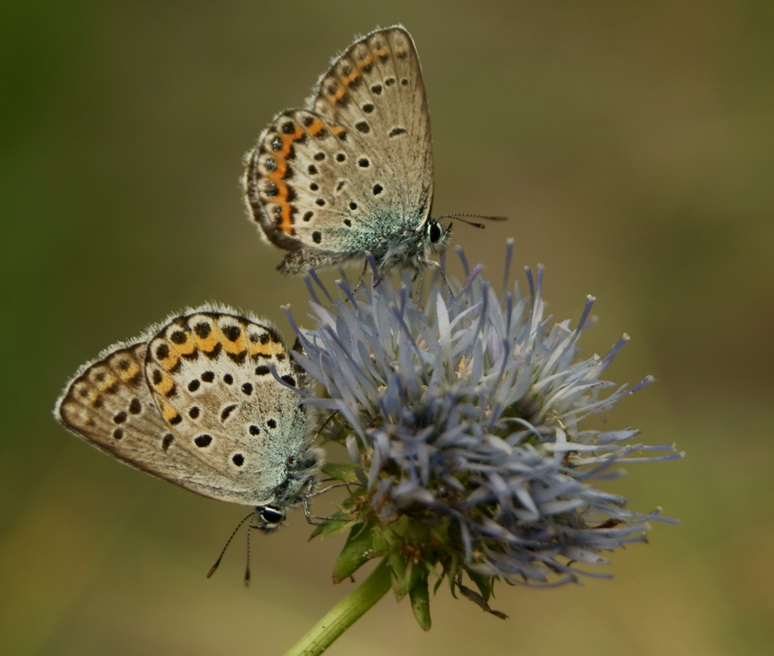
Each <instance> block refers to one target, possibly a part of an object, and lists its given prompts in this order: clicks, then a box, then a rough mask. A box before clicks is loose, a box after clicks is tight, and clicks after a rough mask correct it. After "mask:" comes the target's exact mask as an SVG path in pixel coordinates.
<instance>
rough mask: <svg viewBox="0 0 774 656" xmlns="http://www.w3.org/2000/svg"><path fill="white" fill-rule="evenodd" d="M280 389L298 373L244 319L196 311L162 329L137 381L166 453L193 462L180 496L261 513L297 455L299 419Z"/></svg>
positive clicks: (269, 333) (262, 330) (302, 432)
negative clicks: (165, 438)
mask: <svg viewBox="0 0 774 656" xmlns="http://www.w3.org/2000/svg"><path fill="white" fill-rule="evenodd" d="M272 369H275V370H276V371H277V373H278V374H279V375H280V376H282V377H283V378H284V379H285V381H286V382H287V383H288V384H289V385H293V386H295V385H296V383H297V382H298V379H297V376H298V374H297V373H296V372H295V366H294V364H293V363H292V361H291V359H290V357H289V355H288V353H287V352H286V350H285V347H284V345H283V344H282V342H281V340H280V339H279V337H278V335H277V334H276V332H275V331H274V330H273V329H272V328H271V327H269V326H265V325H262V324H259V323H256V322H253V321H251V320H248V319H246V318H244V317H241V316H238V315H232V314H224V313H218V312H197V313H194V314H191V315H188V316H185V317H179V318H176V319H174V320H173V321H171V322H169V323H168V324H167V325H166V326H164V328H163V329H162V330H161V331H159V333H158V334H157V335H156V336H155V337H154V338H153V339H152V340H151V341H150V345H149V349H148V354H147V363H146V376H147V380H148V385H149V387H150V388H151V390H152V394H153V396H154V398H155V401H156V404H157V406H158V408H159V410H160V413H161V415H162V416H163V418H164V420H165V422H166V423H167V424H168V425H169V426H170V427H171V428H173V429H174V435H175V441H174V442H172V443H171V445H170V446H169V451H174V450H180V451H182V452H185V453H186V454H188V457H189V458H191V459H192V461H193V460H194V459H195V460H196V461H197V462H202V461H204V462H207V463H209V464H210V467H207V468H202V469H201V470H200V469H199V468H198V466H197V467H196V468H195V469H194V471H191V472H189V473H188V477H187V479H186V481H185V482H184V483H180V484H181V485H184V486H185V487H188V488H189V489H195V490H196V491H198V492H200V493H202V494H206V495H207V496H212V497H215V498H218V499H222V500H224V501H231V502H233V503H241V504H249V505H261V504H266V503H270V502H272V501H273V500H274V498H275V490H276V489H277V488H278V486H281V485H283V484H284V483H285V481H286V478H287V471H288V464H289V462H290V461H291V460H292V459H294V458H296V457H297V456H298V455H299V453H300V451H301V450H302V448H303V445H304V442H305V438H306V418H305V413H304V411H303V409H302V408H300V407H299V406H298V402H299V400H300V397H299V395H298V393H297V392H295V391H294V390H292V389H289V388H288V387H286V386H285V385H283V384H282V383H280V382H278V381H277V380H276V378H275V377H274V375H273V374H272Z"/></svg>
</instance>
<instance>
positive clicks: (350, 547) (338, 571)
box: [333, 521, 385, 583]
mask: <svg viewBox="0 0 774 656" xmlns="http://www.w3.org/2000/svg"><path fill="white" fill-rule="evenodd" d="M384 553H385V552H384V551H383V550H381V551H380V550H379V549H377V548H375V547H374V531H373V522H371V521H369V522H364V523H360V524H356V525H355V526H353V527H352V530H351V531H350V532H349V535H348V536H347V541H346V543H345V544H344V547H343V548H342V550H341V553H340V554H339V557H338V558H337V559H336V564H335V565H334V566H333V581H334V583H339V582H341V581H343V580H344V579H347V578H349V577H350V576H352V574H354V573H355V572H356V571H357V570H358V569H359V568H360V567H361V566H362V565H364V564H365V563H367V562H368V561H369V560H371V558H377V557H379V556H383V555H384Z"/></svg>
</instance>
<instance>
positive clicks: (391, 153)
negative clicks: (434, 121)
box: [244, 26, 450, 274]
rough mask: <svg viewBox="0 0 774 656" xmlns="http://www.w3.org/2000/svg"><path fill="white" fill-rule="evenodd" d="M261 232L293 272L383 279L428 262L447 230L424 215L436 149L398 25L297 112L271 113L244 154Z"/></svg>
mask: <svg viewBox="0 0 774 656" xmlns="http://www.w3.org/2000/svg"><path fill="white" fill-rule="evenodd" d="M244 191H245V196H246V200H247V204H248V206H249V208H250V211H251V215H252V218H253V219H254V220H255V222H256V223H258V225H259V226H260V227H261V230H262V235H263V236H264V238H265V239H266V240H268V241H269V242H270V243H272V244H274V245H275V246H279V247H280V248H283V249H286V250H288V251H289V252H288V254H287V255H286V256H285V258H284V259H283V261H282V262H281V264H280V265H279V267H278V269H279V270H280V271H282V272H283V273H287V274H300V273H304V272H305V271H307V270H309V269H310V268H314V269H322V268H327V267H331V266H339V265H341V264H344V263H346V262H348V261H352V260H357V259H362V258H363V256H364V255H365V253H366V252H370V253H371V254H372V255H373V258H374V259H375V261H376V263H377V265H378V268H379V271H380V273H384V272H386V271H388V270H389V269H391V268H393V267H402V268H413V269H416V270H419V268H420V267H421V266H422V265H427V264H435V263H434V262H433V261H432V260H430V259H429V256H430V254H431V253H432V252H434V251H438V250H441V249H443V248H444V247H445V245H446V243H447V241H448V239H449V237H450V228H444V227H442V226H441V224H440V223H439V221H438V220H436V219H434V218H432V217H430V207H431V204H432V199H433V152H432V141H431V137H430V117H429V114H428V109H427V97H426V95H425V85H424V82H423V80H422V69H421V67H420V65H419V58H418V57H417V51H416V48H415V47H414V42H413V40H412V38H411V35H410V34H409V33H408V32H407V31H406V30H405V29H404V28H403V27H401V26H394V27H389V28H386V29H380V30H376V31H374V32H371V33H370V34H368V35H367V36H365V37H362V38H360V39H357V40H356V41H355V42H354V43H353V44H352V45H351V46H349V48H347V50H346V51H345V52H344V53H343V54H341V55H339V56H338V57H336V58H335V59H334V60H333V63H332V65H331V67H330V69H329V70H328V72H327V73H325V74H324V75H323V76H322V77H321V78H320V80H319V82H318V84H317V87H316V89H315V91H314V93H313V95H312V97H311V98H310V99H309V101H308V102H307V106H306V107H305V108H303V109H289V110H286V111H284V112H281V113H280V114H278V115H277V116H275V117H274V120H273V121H272V122H271V124H270V125H269V127H267V128H266V129H265V130H264V132H263V134H262V135H261V137H260V139H259V140H258V145H257V146H256V148H255V149H254V150H253V151H251V152H249V153H248V154H247V156H246V171H245V175H244Z"/></svg>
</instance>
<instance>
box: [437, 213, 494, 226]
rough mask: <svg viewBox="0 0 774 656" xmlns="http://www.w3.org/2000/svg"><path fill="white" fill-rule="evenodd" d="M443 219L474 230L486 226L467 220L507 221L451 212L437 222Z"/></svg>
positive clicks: (492, 217)
mask: <svg viewBox="0 0 774 656" xmlns="http://www.w3.org/2000/svg"><path fill="white" fill-rule="evenodd" d="M444 219H454V220H455V221H462V222H463V223H467V224H468V225H469V226H473V227H474V228H485V227H486V226H485V225H484V224H483V223H479V222H478V221H470V220H469V219H481V220H482V221H507V220H508V217H507V216H487V215H485V214H459V213H457V212H452V213H451V214H444V215H443V216H439V217H438V219H437V220H438V221H443V220H444Z"/></svg>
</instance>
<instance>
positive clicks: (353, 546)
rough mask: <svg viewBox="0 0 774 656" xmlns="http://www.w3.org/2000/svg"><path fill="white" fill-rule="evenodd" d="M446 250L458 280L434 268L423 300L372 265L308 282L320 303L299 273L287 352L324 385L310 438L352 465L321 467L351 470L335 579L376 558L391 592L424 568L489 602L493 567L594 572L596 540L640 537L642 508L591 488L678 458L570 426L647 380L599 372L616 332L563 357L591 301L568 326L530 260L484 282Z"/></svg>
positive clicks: (421, 584) (557, 574) (617, 542)
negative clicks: (305, 301) (307, 296)
mask: <svg viewBox="0 0 774 656" xmlns="http://www.w3.org/2000/svg"><path fill="white" fill-rule="evenodd" d="M459 254H460V257H461V259H462V261H463V264H464V265H465V271H466V275H467V279H466V280H465V282H464V284H463V285H458V284H455V283H453V282H452V283H448V284H447V282H446V281H445V280H444V279H443V278H442V277H441V276H440V275H436V276H434V277H433V279H432V281H431V282H430V284H429V289H428V290H427V293H425V294H421V295H417V294H412V289H413V287H414V285H413V283H412V281H411V280H410V279H409V278H404V279H403V282H402V284H400V285H398V286H396V285H394V284H393V283H392V282H391V281H390V280H389V279H387V278H385V279H383V280H381V281H379V282H378V283H377V284H376V285H373V286H369V285H365V284H361V285H359V286H358V287H357V288H356V290H353V289H352V288H351V286H349V285H347V284H346V283H339V292H338V294H337V295H336V297H335V298H334V296H333V295H331V294H329V292H328V291H327V290H326V289H325V288H324V287H323V286H322V284H321V283H319V280H318V279H315V278H314V277H313V278H312V280H316V282H317V283H318V284H319V286H320V289H322V291H323V298H320V296H318V294H317V292H316V288H315V285H314V284H312V283H310V291H311V292H312V301H311V306H312V312H313V319H314V321H315V323H316V326H315V327H314V328H313V329H311V330H301V329H298V328H297V332H298V333H299V337H300V339H301V342H302V346H303V349H304V353H305V354H304V355H302V356H300V357H299V361H300V363H301V364H302V366H303V367H304V368H305V369H306V371H307V372H308V373H309V374H310V375H311V376H312V377H313V378H314V379H316V380H317V381H318V382H319V383H320V385H321V387H322V389H323V390H324V394H323V395H322V396H320V397H317V398H310V399H307V403H309V404H311V405H314V406H317V407H318V408H319V409H321V410H322V411H324V414H327V417H328V420H327V422H326V423H325V424H324V426H323V428H322V433H323V437H324V438H327V439H333V440H337V441H340V442H341V443H343V444H345V445H346V446H347V448H348V451H349V454H350V457H351V459H352V461H353V463H354V466H353V467H352V470H351V471H350V472H348V473H347V469H346V468H342V467H339V468H336V467H335V466H332V467H331V469H329V472H330V473H332V474H333V475H335V476H337V477H338V478H340V479H341V480H346V481H348V482H349V483H351V485H350V489H351V497H350V499H349V500H348V501H347V503H346V504H345V506H344V508H343V511H342V513H341V514H340V515H339V519H340V520H341V521H340V522H339V523H333V524H332V525H331V526H333V527H336V529H338V530H342V529H343V528H349V529H351V531H350V536H349V540H348V543H347V546H346V547H345V550H344V553H343V554H342V558H341V559H340V561H339V564H338V565H337V572H336V575H337V576H338V577H339V578H343V577H345V576H348V575H349V574H351V573H352V571H354V569H357V567H359V566H360V565H361V564H362V563H363V562H365V561H366V560H368V558H371V557H378V556H386V557H387V558H388V559H389V562H390V564H391V568H392V573H393V579H394V587H395V589H396V592H398V594H399V595H402V594H407V593H408V594H411V595H412V600H413V599H414V597H415V596H416V597H417V598H422V599H424V598H425V597H424V595H426V592H427V584H428V583H427V582H428V579H429V578H432V575H433V574H434V575H435V576H436V577H437V578H438V579H441V578H443V577H444V576H448V577H449V580H450V581H451V582H452V584H453V589H456V590H459V591H462V592H463V593H464V594H465V595H466V596H468V597H471V598H477V600H478V601H479V603H481V605H482V606H484V607H485V608H487V609H488V607H487V606H486V604H487V601H488V599H489V597H490V595H491V591H492V585H493V583H494V581H495V580H498V579H501V580H504V581H507V582H508V583H512V584H516V583H523V584H537V585H557V584H561V583H566V582H568V581H576V580H577V579H578V575H579V574H591V575H597V576H598V575H600V574H599V573H598V572H596V571H595V570H594V569H593V568H589V566H595V565H600V564H603V563H606V561H605V559H604V558H603V557H602V556H601V555H600V554H601V552H605V551H611V550H613V549H616V548H618V547H621V546H623V545H625V544H626V543H629V542H633V541H642V540H644V534H645V531H646V529H647V526H646V522H647V520H648V519H651V518H653V517H656V516H657V515H658V511H654V512H652V513H647V514H641V513H638V512H634V511H632V510H628V509H627V508H626V504H627V500H626V499H624V498H623V497H620V496H617V495H615V494H610V493H607V492H604V491H603V490H601V489H598V488H597V487H595V485H596V484H597V482H598V481H599V480H602V479H605V478H609V477H611V476H613V475H616V471H615V470H616V467H617V465H619V464H621V463H624V462H631V461H633V460H638V461H641V460H651V461H653V460H665V459H670V458H675V457H679V454H676V453H674V452H673V449H672V447H670V446H665V447H645V446H643V445H642V444H636V443H632V438H634V437H635V436H636V435H637V431H635V430H630V429H624V430H612V431H599V430H596V429H594V428H590V427H584V426H583V425H582V424H583V420H584V419H585V418H587V417H588V416H590V415H597V414H600V413H604V412H607V411H608V410H610V409H611V408H613V406H614V405H615V404H616V403H617V402H618V401H619V400H620V399H622V398H623V397H624V396H626V395H628V394H631V393H632V392H633V391H635V390H637V389H639V388H640V387H642V386H643V385H645V384H647V383H649V382H650V381H651V379H650V378H645V379H644V380H643V381H641V382H640V383H639V384H638V385H635V386H634V387H628V386H626V385H620V386H619V385H615V384H613V383H611V382H608V381H606V380H604V379H603V377H602V376H603V374H604V372H605V369H606V368H607V367H608V365H609V364H610V363H611V361H612V360H613V358H614V357H615V355H616V354H617V353H618V351H619V350H620V348H621V347H622V346H623V345H624V344H625V343H626V341H627V340H628V338H627V337H626V336H624V337H622V338H621V340H620V341H619V342H618V343H617V344H616V345H615V346H614V347H613V348H612V349H611V350H610V352H609V353H608V354H607V355H604V356H601V357H600V356H597V355H593V356H591V357H587V358H585V359H583V358H580V357H579V350H580V349H579V346H578V341H579V338H580V336H581V332H582V331H583V329H584V328H585V327H586V326H587V323H588V317H589V312H590V310H591V306H592V303H593V299H592V298H588V299H587V302H586V305H585V308H584V310H583V313H582V315H581V318H580V320H579V321H578V325H577V326H576V327H575V328H572V327H571V326H570V323H569V322H568V321H563V322H559V323H553V322H552V321H551V319H550V318H547V317H546V316H545V310H544V302H543V299H542V281H543V271H542V269H538V270H537V272H536V274H533V273H532V272H531V271H529V270H528V271H527V280H528V283H529V293H528V294H527V295H526V296H525V295H522V293H521V291H520V289H519V286H518V285H515V286H514V287H513V288H512V289H510V290H509V289H507V286H506V285H503V287H504V288H503V290H502V291H501V292H497V291H495V290H494V289H493V287H492V285H491V284H490V283H489V282H488V281H487V280H485V279H484V278H483V276H482V275H481V267H480V266H476V267H473V268H472V269H468V267H467V263H466V261H465V258H464V254H463V253H462V252H461V251H459ZM510 259H511V245H510V244H509V246H508V250H507V264H508V265H509V263H510ZM507 269H508V266H506V280H507V278H508V271H507ZM651 449H656V450H661V451H666V452H667V453H660V454H654V455H648V453H647V452H648V451H649V450H651ZM635 454H638V455H636V456H635ZM327 530H328V531H332V530H334V528H331V527H330V526H329V528H328V529H327ZM463 572H465V573H467V574H468V576H469V577H470V578H471V579H472V580H473V582H474V583H475V585H476V586H477V588H478V590H479V592H480V595H478V594H477V593H474V592H473V591H471V590H470V589H468V588H467V587H465V586H464V585H463V583H462V577H461V575H462V573H463ZM454 586H456V588H455V587H454ZM418 617H419V616H418ZM420 621H421V618H420ZM428 621H429V616H428Z"/></svg>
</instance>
